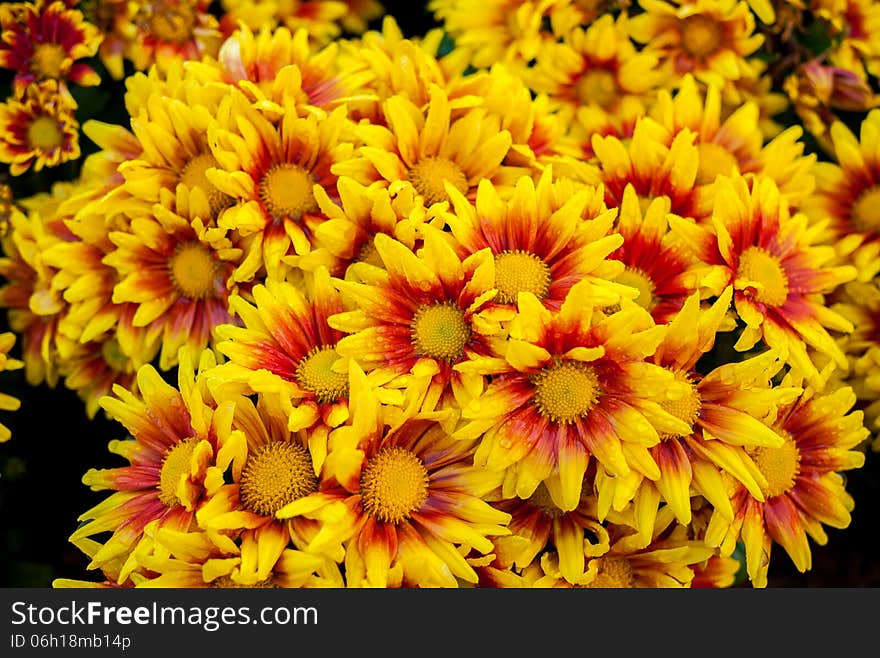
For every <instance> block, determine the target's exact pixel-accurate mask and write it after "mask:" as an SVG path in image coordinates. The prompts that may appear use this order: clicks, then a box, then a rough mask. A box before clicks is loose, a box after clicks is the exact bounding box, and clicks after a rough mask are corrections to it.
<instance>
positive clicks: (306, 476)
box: [239, 441, 318, 516]
mask: <svg viewBox="0 0 880 658" xmlns="http://www.w3.org/2000/svg"><path fill="white" fill-rule="evenodd" d="M317 490H318V478H317V476H316V475H315V470H314V468H313V467H312V459H311V456H310V455H309V451H308V450H306V449H305V447H303V446H302V445H300V444H299V443H291V442H289V441H273V442H271V443H266V444H264V445H263V446H262V447H260V448H258V449H257V450H256V451H255V452H253V453H251V454H250V456H248V459H247V462H246V463H245V465H244V469H242V471H241V481H240V482H239V492H240V496H241V504H242V505H243V506H244V507H245V508H246V509H249V510H250V511H251V512H254V513H256V514H261V515H262V516H274V515H275V512H277V511H278V510H280V509H281V508H282V507H284V506H285V505H287V504H288V503H292V502H293V501H295V500H298V499H299V498H302V497H303V496H308V495H309V494H311V493H314V492H315V491H317Z"/></svg>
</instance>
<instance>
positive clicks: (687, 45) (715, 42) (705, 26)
mask: <svg viewBox="0 0 880 658" xmlns="http://www.w3.org/2000/svg"><path fill="white" fill-rule="evenodd" d="M723 36H724V33H723V31H722V29H721V25H720V24H719V23H718V21H716V20H714V19H712V18H710V17H708V16H703V15H699V14H698V15H696V16H688V17H687V18H685V19H683V20H682V21H681V45H682V48H684V51H685V52H686V53H687V54H688V55H690V56H691V57H694V58H696V59H703V58H704V57H708V56H709V55H711V54H712V53H714V52H715V51H716V50H718V48H719V47H720V46H721V41H722V37H723Z"/></svg>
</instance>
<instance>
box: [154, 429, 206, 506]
mask: <svg viewBox="0 0 880 658" xmlns="http://www.w3.org/2000/svg"><path fill="white" fill-rule="evenodd" d="M198 442H199V441H198V439H196V438H195V437H190V438H188V439H184V440H183V441H180V442H179V443H176V444H175V445H173V446H171V448H169V449H168V451H167V452H166V453H165V457H164V459H163V460H162V468H161V470H160V471H159V501H160V502H161V503H162V504H163V505H165V506H166V507H175V506H177V505H182V504H183V503H182V501H181V500H180V497H179V496H178V495H177V490H178V488H179V486H180V483H181V480H183V479H185V478H186V477H187V476H188V475H189V474H190V461H191V460H192V455H193V451H194V450H195V448H196V445H198Z"/></svg>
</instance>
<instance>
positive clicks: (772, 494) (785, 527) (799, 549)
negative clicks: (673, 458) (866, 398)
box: [706, 387, 868, 587]
mask: <svg viewBox="0 0 880 658" xmlns="http://www.w3.org/2000/svg"><path fill="white" fill-rule="evenodd" d="M855 401H856V398H855V395H854V393H853V392H852V390H851V389H849V388H848V387H842V388H839V389H837V390H836V391H834V392H833V393H828V394H826V395H818V394H814V393H813V392H812V391H811V390H807V391H806V392H805V393H804V394H803V395H802V396H801V397H799V398H798V399H797V400H795V401H794V402H792V403H791V404H789V405H787V406H786V407H785V408H783V409H781V410H780V414H779V417H778V419H777V420H776V422H775V423H774V425H773V427H774V429H775V430H776V431H777V432H778V433H779V434H780V436H782V437H783V438H784V439H785V442H784V443H783V445H781V446H779V447H775V448H769V447H757V448H749V449H747V452H748V454H749V458H750V462H751V464H750V468H751V469H753V470H755V471H758V472H760V473H761V474H762V475H763V476H764V478H765V480H766V483H767V484H766V486H763V487H762V491H763V494H764V500H763V502H762V501H760V500H757V499H756V498H755V497H754V496H752V495H751V494H750V493H749V492H748V491H747V490H746V489H745V488H744V487H742V486H741V485H736V486H734V487H733V488H732V490H731V493H730V501H731V505H732V507H733V512H734V516H733V519H732V520H731V519H728V518H725V517H724V516H723V515H722V514H720V513H718V512H717V511H716V512H715V514H713V516H712V518H711V521H710V523H709V527H708V528H707V531H706V542H707V544H709V545H712V546H718V547H720V549H721V552H722V554H725V555H730V554H731V553H732V551H733V548H734V546H735V544H736V542H737V541H739V540H742V542H743V544H744V545H745V553H746V569H747V572H748V576H749V579H750V580H751V582H752V584H753V585H754V586H755V587H766V585H767V572H768V569H769V566H770V555H771V549H772V546H773V545H774V544H778V545H779V546H781V547H782V549H783V550H784V551H785V552H786V553H787V554H788V556H789V557H790V558H791V560H792V562H793V563H794V565H795V567H796V568H797V569H798V570H799V571H800V572H804V571H807V570H808V569H810V567H811V562H812V559H811V554H810V545H809V538H812V540H813V541H815V542H816V543H817V544H819V545H820V546H822V545H825V544H826V543H827V542H828V536H827V534H826V533H825V530H824V526H830V527H832V528H845V527H847V526H848V525H849V523H850V512H851V511H852V509H853V499H852V497H851V496H850V495H849V494H848V493H847V492H846V488H845V480H844V477H843V474H842V472H843V471H847V470H851V469H855V468H860V467H861V466H862V465H863V464H864V461H865V455H864V453H863V452H861V451H859V450H857V449H855V448H857V446H859V444H860V443H861V442H862V441H863V440H864V439H865V438H866V437H867V436H868V430H867V429H865V427H864V425H863V423H862V412H861V411H850V410H851V409H852V407H853V405H854V404H855Z"/></svg>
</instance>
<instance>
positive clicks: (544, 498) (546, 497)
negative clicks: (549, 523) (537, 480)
mask: <svg viewBox="0 0 880 658" xmlns="http://www.w3.org/2000/svg"><path fill="white" fill-rule="evenodd" d="M529 504H530V505H532V506H533V507H536V508H538V509H539V510H541V511H542V512H543V513H544V514H546V515H547V516H549V517H550V518H553V519H555V518H557V517H560V516H562V515H563V514H564V512H563V511H562V510H561V509H559V508H558V507H557V506H556V503H554V502H553V498H552V497H551V496H550V492H549V491H548V490H547V487H546V486H545V485H544V483H543V482H542V483H541V484H539V485H538V488H537V489H535V493H533V494H532V495H531V496H529Z"/></svg>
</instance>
